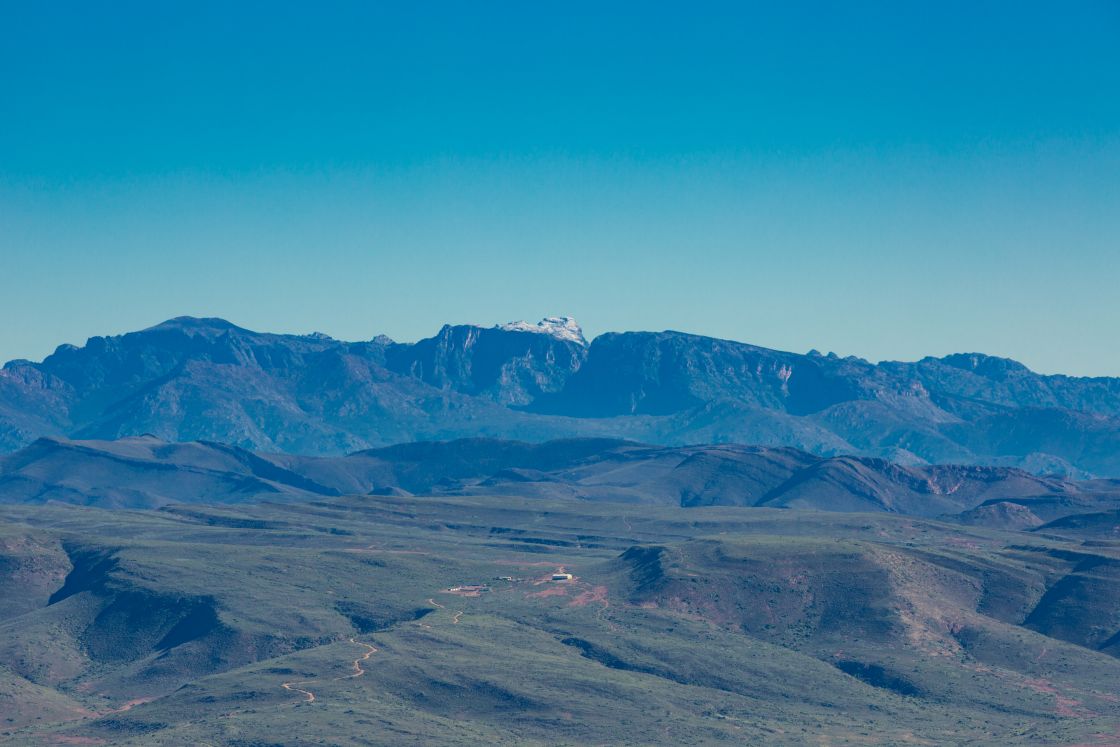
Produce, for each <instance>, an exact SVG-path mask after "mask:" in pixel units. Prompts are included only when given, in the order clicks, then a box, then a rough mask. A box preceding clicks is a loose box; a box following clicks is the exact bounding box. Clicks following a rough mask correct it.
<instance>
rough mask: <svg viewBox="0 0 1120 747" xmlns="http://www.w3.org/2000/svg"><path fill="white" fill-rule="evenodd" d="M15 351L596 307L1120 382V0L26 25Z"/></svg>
mask: <svg viewBox="0 0 1120 747" xmlns="http://www.w3.org/2000/svg"><path fill="white" fill-rule="evenodd" d="M5 16H6V21H7V22H6V23H5V24H3V25H2V27H0V85H2V86H3V90H4V91H5V96H3V97H0V118H2V121H4V128H5V137H3V138H0V247H2V252H3V257H2V259H3V270H4V271H3V273H2V274H0V313H3V314H4V316H5V318H7V319H9V320H12V321H11V322H10V323H9V324H7V325H4V327H3V329H0V359H2V360H9V359H13V358H30V359H36V360H38V359H41V358H42V357H43V356H44V355H47V354H49V353H50V352H51V351H52V350H54V348H55V347H56V346H57V345H59V344H61V343H71V344H82V343H83V342H84V341H85V339H86V338H88V337H90V336H94V335H110V334H117V333H121V332H125V331H131V330H135V329H140V328H142V327H146V326H150V325H151V324H155V323H157V322H159V321H161V320H163V319H167V318H171V317H174V316H178V315H183V314H190V315H196V316H220V317H223V318H227V319H230V320H231V321H234V322H236V323H238V324H240V325H242V326H246V327H248V328H251V329H258V330H261V331H290V332H295V333H306V332H311V331H314V330H318V331H322V332H324V333H327V334H330V335H331V336H334V337H337V338H340V339H368V338H369V337H372V336H373V335H375V334H382V333H383V334H387V335H389V336H390V337H393V338H394V339H400V340H415V339H419V338H421V337H425V336H428V335H431V334H433V333H434V332H435V331H436V330H437V329H438V328H439V326H440V325H441V324H443V323H445V322H451V323H460V322H472V323H480V324H493V323H497V322H503V321H508V320H512V319H526V320H530V321H534V320H536V319H539V318H541V317H543V316H547V315H555V314H565V315H570V316H573V317H575V318H576V319H578V320H579V321H580V322H581V323H582V324H584V325H586V329H587V332H588V335H589V336H594V335H595V334H598V333H601V332H603V331H607V330H635V329H653V330H660V329H678V330H682V331H687V332H693V333H696V334H702V335H710V336H715V337H721V338H728V339H735V340H741V341H744V342H749V343H752V344H756V345H762V346H766V347H771V348H777V349H782V350H791V351H796V352H804V351H807V350H809V349H810V348H816V349H818V350H821V351H825V352H827V351H830V350H831V351H835V352H836V353H838V354H840V355H857V356H860V357H863V358H867V359H869V360H873V361H878V360H914V359H917V358H921V357H923V356H925V355H938V356H940V355H945V354H948V353H953V352H984V353H987V354H991V355H999V356H1005V357H1010V358H1014V359H1015V360H1018V361H1021V362H1023V363H1024V364H1026V365H1027V366H1029V367H1031V368H1032V369H1034V370H1037V371H1040V372H1043V373H1066V374H1074V375H1120V349H1117V347H1116V346H1115V344H1114V342H1113V339H1112V338H1113V335H1112V330H1113V329H1114V328H1115V327H1116V326H1117V325H1118V324H1120V300H1117V296H1116V292H1115V289H1116V287H1118V285H1120V261H1118V260H1117V258H1118V256H1120V246H1118V244H1120V239H1118V237H1120V96H1116V91H1117V90H1120V45H1118V44H1116V39H1117V32H1118V30H1120V9H1118V8H1117V6H1116V5H1115V4H1110V3H1105V2H1099V3H1094V2H1089V3H1082V4H1078V5H1076V6H1074V7H1071V8H1064V9H1063V10H1062V12H1061V13H1060V14H1055V13H1053V12H1052V11H1051V10H1050V6H1048V5H1043V4H1041V3H1039V4H1034V3H1030V4H1014V5H1011V4H1007V5H1000V4H992V5H985V6H980V7H977V6H973V5H970V4H966V3H958V4H949V5H945V4H941V5H939V6H938V7H937V8H936V9H934V8H928V9H921V8H903V7H896V6H891V5H877V4H868V5H859V6H848V7H844V8H834V9H822V8H820V7H818V6H815V5H812V4H807V5H785V6H782V7H766V6H759V7H751V6H746V5H741V4H725V5H716V6H712V7H711V8H710V9H709V12H707V13H705V14H696V13H684V12H681V11H679V10H676V9H673V8H672V7H671V6H659V5H656V4H655V5H648V6H644V8H643V12H642V13H641V14H640V15H638V14H634V13H632V12H629V11H627V10H626V9H625V8H616V9H601V8H596V7H594V6H591V5H585V6H580V5H574V6H573V5H565V6H563V9H562V12H561V10H560V9H558V8H556V9H554V8H550V7H548V6H533V7H524V6H519V5H517V4H505V5H503V4H499V5H495V6H488V7H487V8H486V9H477V8H466V7H463V6H454V5H449V6H444V7H439V6H433V7H430V8H428V9H427V10H424V9H418V8H406V9H399V8H398V9H392V10H390V9H384V8H377V7H374V6H372V5H368V4H358V3H353V4H351V3H338V4H333V5H331V6H330V7H329V8H327V9H320V10H317V11H316V12H314V13H312V12H310V11H307V12H301V11H299V10H294V9H291V8H280V7H273V6H268V7H267V9H266V8H264V7H262V8H256V7H252V6H238V7H236V8H224V7H222V6H220V5H217V4H214V5H207V4H201V5H198V6H195V7H194V8H193V9H192V13H191V14H189V16H188V15H186V14H182V13H179V12H177V11H176V10H175V9H174V8H172V7H170V6H167V7H155V6H150V5H147V4H143V3H135V4H132V5H129V6H128V7H127V8H121V9H119V12H117V13H114V14H103V13H101V12H99V11H98V9H95V8H91V7H84V6H81V5H79V4H74V5H72V6H67V5H65V4H63V5H57V6H56V5H52V6H50V7H46V6H21V7H19V8H10V9H9V10H8V11H7V12H6V14H5Z"/></svg>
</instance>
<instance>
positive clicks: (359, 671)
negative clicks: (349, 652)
mask: <svg viewBox="0 0 1120 747" xmlns="http://www.w3.org/2000/svg"><path fill="white" fill-rule="evenodd" d="M349 641H350V643H353V644H354V645H355V646H365V647H366V649H367V650H366V652H365V653H364V654H362V655H361V656H359V657H358V658H357V659H354V661H353V662H351V663H350V667H351V668H352V669H353V670H354V673H353V674H344V675H343V676H341V677H334V678H332V679H331V681H334V682H337V681H339V680H349V679H353V678H355V677H361V676H362V675H363V674H365V673H366V670H365V669H364V668H363V667H362V662H363V661H369V657H371V656H373V655H374V654H376V653H377V651H378V649H377V647H376V646H371V645H370V644H368V643H362V642H361V641H356V640H354V639H353V638H350V639H349ZM320 681H322V678H316V679H313V680H293V681H292V682H284V683H281V685H280V687H282V688H284V689H285V690H287V691H288V692H293V693H302V694H303V696H304V700H303V702H305V703H314V702H315V693H313V692H311V691H310V690H304V689H303V688H300V687H296V685H310V684H311V683H312V682H320Z"/></svg>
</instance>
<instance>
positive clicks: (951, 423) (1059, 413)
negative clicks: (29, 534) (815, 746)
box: [0, 317, 1120, 477]
mask: <svg viewBox="0 0 1120 747" xmlns="http://www.w3.org/2000/svg"><path fill="white" fill-rule="evenodd" d="M143 434H152V435H155V436H157V437H159V438H161V439H164V440H168V441H190V440H207V441H218V442H224V443H229V444H234V445H237V446H241V447H245V448H251V449H256V450H263V451H276V452H290V453H303V454H340V453H346V452H350V451H355V450H359V449H365V448H372V447H377V446H384V445H388V444H393V443H402V442H409V441H417V440H432V439H449V438H460V437H471V436H489V437H496V438H516V439H522V440H527V441H543V440H546V439H550V438H558V437H573V436H581V437H583V436H596V437H612V438H628V439H633V440H639V441H643V442H647V443H655V444H665V445H679V444H698V443H729V442H735V443H750V444H762V445H771V446H792V447H796V448H799V449H802V450H805V451H808V452H812V453H816V454H820V455H836V454H859V455H864V456H875V457H884V458H888V459H890V460H892V461H895V462H899V463H902V464H920V463H923V462H939V463H945V462H953V463H973V464H993V465H1001V466H1019V467H1024V468H1026V469H1028V470H1031V471H1033V472H1036V473H1057V474H1063V475H1068V476H1074V477H1086V476H1089V475H1099V476H1118V475H1120V379H1116V378H1103V377H1102V378H1077V377H1069V376H1043V375H1040V374H1036V373H1034V372H1032V371H1030V370H1029V369H1027V368H1026V367H1025V366H1023V365H1022V364H1020V363H1017V362H1015V361H1010V360H1007V359H1003V358H995V357H991V356H986V355H981V354H958V355H951V356H947V357H945V358H925V359H922V360H920V361H917V362H913V363H900V362H884V363H879V364H873V363H870V362H868V361H865V360H862V359H858V358H840V357H837V356H835V355H828V356H824V355H820V354H818V353H815V352H811V353H809V354H806V355H800V354H796V353H787V352H781V351H776V350H769V349H767V348H761V347H757V346H753V345H748V344H744V343H739V342H732V341H728V340H718V339H713V338H710V337H701V336H697V335H690V334H684V333H681V332H656V333H655V332H624V333H609V334H604V335H601V336H600V337H598V338H596V339H595V340H593V341H592V342H591V343H590V344H588V343H587V342H586V341H585V340H584V338H583V335H582V332H580V330H579V327H578V326H577V325H576V324H575V323H574V322H573V321H572V320H570V319H564V318H555V319H548V320H544V321H542V322H541V323H539V324H526V323H513V324H508V325H499V326H495V327H481V326H473V325H456V326H451V325H448V326H445V327H443V329H441V330H440V331H439V332H438V333H437V334H436V335H435V336H434V337H431V338H428V339H424V340H420V341H419V342H416V343H413V344H406V343H396V342H393V341H392V340H389V339H388V338H385V337H377V338H374V339H372V340H370V341H367V342H343V341H339V340H334V339H331V338H330V337H327V336H324V335H307V336H297V335H277V334H267V333H258V332H252V331H250V330H246V329H243V328H241V327H238V326H236V325H234V324H231V323H229V322H227V321H224V320H221V319H195V318H189V317H183V318H178V319H172V320H170V321H167V322H164V323H163V324H160V325H157V326H155V327H151V328H149V329H146V330H142V331H139V332H132V333H129V334H125V335H120V336H116V337H94V338H91V339H90V340H89V341H88V342H87V343H86V344H85V346H83V347H74V346H70V345H64V346H62V347H60V348H59V349H58V350H57V351H55V353H54V354H52V355H51V356H49V357H47V358H46V359H45V360H44V361H42V362H41V363H33V362H29V361H12V362H10V363H8V364H7V365H5V366H4V368H3V369H2V370H0V448H2V449H4V450H6V451H11V450H14V449H17V448H20V447H22V446H25V445H27V444H29V443H31V442H32V441H33V440H35V439H36V438H38V437H40V436H54V437H69V438H95V439H111V438H118V437H123V436H139V435H143Z"/></svg>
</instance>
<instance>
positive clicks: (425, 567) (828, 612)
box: [0, 496, 1120, 745]
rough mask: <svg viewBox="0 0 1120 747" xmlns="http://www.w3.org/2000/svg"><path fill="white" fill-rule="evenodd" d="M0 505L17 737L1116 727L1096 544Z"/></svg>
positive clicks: (746, 517) (770, 735)
mask: <svg viewBox="0 0 1120 747" xmlns="http://www.w3.org/2000/svg"><path fill="white" fill-rule="evenodd" d="M0 517H2V524H0V538H2V540H3V542H2V545H0V547H2V548H3V550H2V555H0V563H2V564H3V568H4V569H5V571H6V572H5V574H4V581H3V583H4V584H5V587H4V589H3V591H4V592H5V593H4V595H3V596H4V598H5V600H7V601H6V604H5V605H4V606H3V607H0V610H2V613H3V619H2V620H0V703H5V704H8V705H6V706H5V708H4V710H3V712H4V714H5V716H4V718H5V719H6V721H5V722H4V723H3V724H0V740H4V741H6V742H7V743H11V744H24V743H28V742H33V743H46V744H50V743H55V744H68V743H69V744H74V743H83V744H134V745H178V744H214V745H216V744H223V745H226V744H229V745H264V744H285V745H287V744H354V745H358V744H477V743H479V742H481V741H487V742H491V743H495V744H654V743H662V744H706V743H729V744H742V743H768V744H804V743H813V740H814V739H815V738H817V737H821V736H822V735H827V743H829V744H903V743H916V744H923V743H925V744H993V745H995V744H1000V745H1004V744H1023V745H1026V744H1076V743H1082V744H1107V743H1108V740H1109V739H1112V738H1113V737H1112V736H1111V735H1113V734H1114V733H1115V732H1116V728H1117V726H1118V725H1120V692H1117V687H1116V686H1115V684H1114V683H1116V682H1118V681H1120V660H1118V659H1117V658H1116V656H1115V654H1116V653H1117V651H1116V646H1115V641H1114V640H1113V639H1112V636H1113V635H1114V634H1115V633H1116V631H1117V630H1118V629H1120V620H1117V619H1116V616H1115V614H1114V610H1116V609H1120V604H1117V602H1120V584H1117V583H1116V580H1115V579H1116V576H1115V575H1114V574H1113V573H1112V571H1111V569H1112V568H1113V567H1115V566H1116V565H1117V564H1118V563H1120V554H1118V550H1120V545H1117V544H1115V543H1111V542H1108V541H1101V540H1099V539H1094V540H1093V542H1092V544H1091V545H1089V544H1081V543H1080V541H1078V540H1076V539H1066V538H1062V537H1059V536H1057V535H1051V534H1045V533H1041V532H1033V533H1022V532H1017V533H1010V532H1000V531H993V530H989V529H984V528H979V527H973V528H969V527H961V526H959V525H951V524H944V523H940V522H937V521H931V520H923V519H917V518H912V517H905V516H895V515H890V514H885V513H877V514H860V513H827V512H808V511H797V510H788V509H786V510H777V509H764V508H761V509H760V508H756V509H749V510H746V509H742V508H734V507H729V508H721V507H708V508H681V507H658V506H650V505H633V504H611V503H588V502H585V501H549V500H545V499H540V498H538V499H531V500H530V499H515V498H510V497H500V498H489V497H484V496H457V497H456V496H445V497H407V496H406V497H401V496H364V497H325V496H323V497H320V498H319V499H317V500H310V501H307V502H295V503H290V502H282V503H256V504H246V505H237V506H203V505H192V506H181V505H173V506H167V507H165V508H163V509H161V510H157V511H151V510H146V511H123V510H116V511H106V510H101V509H94V508H84V507H77V506H64V505H48V506H38V507H22V506H7V507H4V508H3V509H0ZM561 571H563V572H569V573H572V574H573V579H572V580H571V581H559V582H553V581H551V580H550V578H551V576H552V574H553V573H555V572H561ZM476 585H478V586H482V587H484V588H483V589H481V590H476V589H473V588H471V587H473V586H476ZM454 587H463V588H460V589H459V590H458V591H449V589H452V588H454ZM16 590H18V594H17V593H14V592H15V591H16Z"/></svg>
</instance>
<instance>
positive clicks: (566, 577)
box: [550, 573, 572, 583]
mask: <svg viewBox="0 0 1120 747" xmlns="http://www.w3.org/2000/svg"><path fill="white" fill-rule="evenodd" d="M550 580H552V581H559V582H561V583H562V582H564V581H571V580H572V574H570V573H553V574H552V578H551V579H550Z"/></svg>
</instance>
